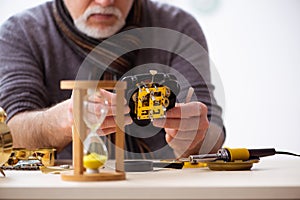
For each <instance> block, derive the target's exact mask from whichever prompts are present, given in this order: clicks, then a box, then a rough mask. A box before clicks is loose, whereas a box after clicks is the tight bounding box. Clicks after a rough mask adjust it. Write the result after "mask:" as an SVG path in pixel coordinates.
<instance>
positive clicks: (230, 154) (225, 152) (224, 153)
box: [189, 148, 300, 163]
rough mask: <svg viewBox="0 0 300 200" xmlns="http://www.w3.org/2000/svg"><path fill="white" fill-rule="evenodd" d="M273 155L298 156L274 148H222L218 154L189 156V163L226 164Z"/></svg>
mask: <svg viewBox="0 0 300 200" xmlns="http://www.w3.org/2000/svg"><path fill="white" fill-rule="evenodd" d="M275 154H286V155H293V156H300V155H297V154H293V153H290V152H284V151H276V150H275V149H274V148H268V149H246V148H235V149H231V148H222V149H219V150H218V152H217V153H215V154H200V155H190V156H189V161H190V162H191V163H197V162H205V161H215V160H223V161H226V162H233V161H236V160H242V161H246V160H250V159H259V158H260V157H265V156H272V155H275Z"/></svg>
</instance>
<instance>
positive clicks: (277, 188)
mask: <svg viewBox="0 0 300 200" xmlns="http://www.w3.org/2000/svg"><path fill="white" fill-rule="evenodd" d="M288 158H290V159H281V157H279V158H278V157H277V156H274V157H272V158H263V159H262V160H261V161H260V162H259V163H257V164H254V166H253V168H252V170H251V171H211V170H209V169H207V168H197V169H182V170H174V169H173V170H169V169H163V170H158V171H152V172H140V173H137V172H135V173H134V172H132V173H127V174H126V176H127V180H123V181H109V182H66V181H62V180H61V177H60V175H55V174H42V173H41V172H40V171H5V173H6V177H1V178H0V199H300V172H299V169H300V158H291V157H288Z"/></svg>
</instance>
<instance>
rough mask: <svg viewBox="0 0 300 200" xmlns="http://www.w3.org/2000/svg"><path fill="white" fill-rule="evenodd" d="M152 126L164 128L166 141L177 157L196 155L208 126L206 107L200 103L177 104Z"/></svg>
mask: <svg viewBox="0 0 300 200" xmlns="http://www.w3.org/2000/svg"><path fill="white" fill-rule="evenodd" d="M153 124H154V126H157V127H161V128H165V131H166V141H167V142H168V144H169V145H170V146H171V147H172V148H173V149H174V151H175V153H176V156H177V157H187V156H188V155H190V154H197V153H198V151H199V149H200V146H201V143H202V141H203V140H204V138H205V135H206V131H207V129H208V126H209V121H208V118H207V107H206V106H205V105H204V104H203V103H201V102H191V103H186V104H184V103H179V104H177V105H176V106H175V107H174V108H172V109H170V110H169V111H167V116H166V118H165V119H155V120H154V122H153Z"/></svg>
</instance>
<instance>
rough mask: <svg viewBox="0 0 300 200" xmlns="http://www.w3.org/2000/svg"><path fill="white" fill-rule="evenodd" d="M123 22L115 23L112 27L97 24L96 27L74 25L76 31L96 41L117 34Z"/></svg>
mask: <svg viewBox="0 0 300 200" xmlns="http://www.w3.org/2000/svg"><path fill="white" fill-rule="evenodd" d="M124 25H125V22H122V23H120V22H119V23H116V24H114V25H106V24H98V25H82V24H81V25H78V24H77V25H76V27H77V29H78V30H79V31H81V32H82V33H84V34H86V35H87V36H89V37H92V38H96V39H103V38H108V37H110V36H112V35H114V34H116V33H117V32H119V31H120V30H121V29H122V27H123V26H124Z"/></svg>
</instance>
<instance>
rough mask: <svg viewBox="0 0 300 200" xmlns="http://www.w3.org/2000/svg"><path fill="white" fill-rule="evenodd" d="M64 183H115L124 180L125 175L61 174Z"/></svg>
mask: <svg viewBox="0 0 300 200" xmlns="http://www.w3.org/2000/svg"><path fill="white" fill-rule="evenodd" d="M61 178H62V180H64V181H115V180H125V179H126V174H125V173H124V172H101V173H98V174H86V173H85V174H78V175H75V174H67V173H66V174H61Z"/></svg>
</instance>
